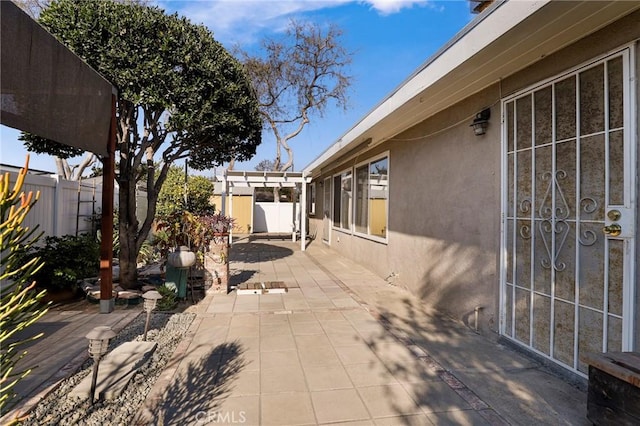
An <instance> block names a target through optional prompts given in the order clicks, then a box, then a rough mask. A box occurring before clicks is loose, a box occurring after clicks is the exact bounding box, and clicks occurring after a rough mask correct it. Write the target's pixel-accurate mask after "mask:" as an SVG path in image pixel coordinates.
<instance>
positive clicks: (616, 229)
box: [602, 223, 622, 237]
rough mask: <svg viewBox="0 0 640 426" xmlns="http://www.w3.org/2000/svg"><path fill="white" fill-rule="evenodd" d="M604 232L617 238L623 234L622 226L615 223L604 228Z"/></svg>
mask: <svg viewBox="0 0 640 426" xmlns="http://www.w3.org/2000/svg"><path fill="white" fill-rule="evenodd" d="M602 232H604V233H605V234H606V235H610V236H612V237H617V236H618V235H620V234H621V233H622V226H620V225H618V224H617V223H614V224H613V225H609V226H605V227H604V228H602Z"/></svg>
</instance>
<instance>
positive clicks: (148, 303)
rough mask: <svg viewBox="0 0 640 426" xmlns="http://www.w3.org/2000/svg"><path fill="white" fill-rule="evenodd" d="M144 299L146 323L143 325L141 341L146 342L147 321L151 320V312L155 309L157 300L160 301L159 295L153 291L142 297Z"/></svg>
mask: <svg viewBox="0 0 640 426" xmlns="http://www.w3.org/2000/svg"><path fill="white" fill-rule="evenodd" d="M142 298H143V299H144V305H143V307H144V310H145V311H146V312H147V322H146V323H145V324H144V337H143V338H142V340H145V341H146V340H147V330H148V329H149V319H151V311H153V310H154V309H155V308H156V304H157V303H158V300H160V299H162V296H161V295H160V293H158V292H157V291H155V290H151V291H148V292H146V293H145V294H143V295H142Z"/></svg>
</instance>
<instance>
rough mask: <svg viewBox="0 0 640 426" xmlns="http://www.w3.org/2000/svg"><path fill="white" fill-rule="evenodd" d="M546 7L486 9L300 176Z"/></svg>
mask: <svg viewBox="0 0 640 426" xmlns="http://www.w3.org/2000/svg"><path fill="white" fill-rule="evenodd" d="M548 3H550V0H544V1H543V0H540V1H507V2H502V3H499V4H496V5H495V6H494V7H490V8H489V9H487V10H486V11H485V12H484V13H485V15H484V16H480V17H479V18H482V19H480V20H478V21H476V20H474V21H472V22H471V23H469V25H467V26H466V27H465V28H463V29H462V30H461V31H460V32H459V33H458V34H457V35H456V36H455V37H454V38H453V39H452V41H451V42H449V43H447V44H446V45H445V46H444V47H443V48H442V49H441V50H440V51H438V52H437V53H436V54H435V55H433V56H432V57H431V58H430V59H429V60H427V62H425V64H423V65H422V66H421V67H420V68H418V70H417V71H416V72H414V73H413V74H412V75H411V76H410V77H409V78H408V79H407V80H405V81H404V82H403V83H402V84H401V85H400V86H399V87H398V88H397V89H396V90H395V91H393V92H392V93H391V94H390V95H389V96H388V97H386V98H385V99H384V100H383V101H382V102H381V103H380V104H378V105H377V106H376V107H375V108H374V109H373V110H372V111H371V112H370V113H369V114H367V115H366V116H365V117H364V118H363V119H362V120H360V122H358V123H357V124H356V125H355V126H354V127H352V128H351V129H350V130H349V131H347V133H345V134H344V135H343V136H342V137H341V138H340V139H339V140H338V141H337V142H336V143H334V144H333V145H331V146H330V147H329V148H328V149H327V150H326V151H325V152H323V153H322V154H321V155H320V156H318V157H317V158H316V159H315V160H313V161H312V162H311V163H310V164H308V165H307V166H306V167H304V168H303V173H305V174H309V175H311V174H312V173H313V171H314V170H315V169H316V168H317V167H319V166H320V165H322V164H323V163H324V162H325V161H327V160H328V159H329V158H331V157H332V156H334V155H335V154H337V153H338V152H340V151H341V150H342V149H343V148H346V147H348V146H351V145H352V144H357V143H360V142H362V140H360V139H361V137H362V135H364V133H365V132H366V131H368V130H370V129H372V128H373V127H374V126H375V125H376V124H377V123H379V122H380V121H381V120H382V119H384V118H385V117H386V116H388V115H389V114H391V113H392V112H393V111H395V110H396V109H398V108H399V107H401V106H402V105H404V104H405V103H406V102H408V101H409V100H410V99H412V98H414V97H415V96H417V95H419V94H420V93H421V92H422V91H423V90H425V89H426V88H427V87H430V86H432V85H434V84H436V83H437V82H438V81H439V80H440V79H441V78H442V77H444V76H445V75H447V74H448V73H450V72H451V71H453V70H454V69H456V68H457V67H458V66H460V65H461V64H463V63H464V62H465V61H467V60H468V59H469V58H471V57H472V56H473V55H475V54H476V53H478V52H479V51H481V50H482V49H484V48H486V47H487V46H488V45H490V44H491V43H492V42H494V41H495V40H497V39H498V38H500V37H501V36H503V35H505V34H506V33H507V32H508V31H510V30H511V29H513V28H514V27H516V26H518V25H519V24H520V23H521V22H522V21H524V20H525V19H527V18H528V17H529V16H531V15H532V14H534V13H535V12H536V11H538V10H540V9H541V8H542V7H544V6H545V5H547V4H548Z"/></svg>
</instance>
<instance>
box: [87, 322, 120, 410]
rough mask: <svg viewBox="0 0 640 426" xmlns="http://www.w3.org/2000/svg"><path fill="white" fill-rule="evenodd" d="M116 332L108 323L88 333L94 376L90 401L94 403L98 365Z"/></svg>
mask: <svg viewBox="0 0 640 426" xmlns="http://www.w3.org/2000/svg"><path fill="white" fill-rule="evenodd" d="M115 336H116V333H115V332H114V331H113V330H112V329H111V327H108V326H106V325H103V326H100V327H95V328H94V329H93V330H91V331H90V332H89V334H87V336H86V337H87V339H89V355H91V358H93V376H92V378H91V391H90V393H89V401H90V402H91V404H92V405H93V399H94V394H95V392H96V380H97V379H98V365H99V364H100V358H102V356H103V355H104V354H106V353H107V348H108V347H109V340H111V339H113V338H114V337H115Z"/></svg>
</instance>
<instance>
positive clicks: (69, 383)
mask: <svg viewBox="0 0 640 426" xmlns="http://www.w3.org/2000/svg"><path fill="white" fill-rule="evenodd" d="M194 318H195V314H190V313H180V314H166V313H160V312H154V313H153V314H152V315H151V321H150V324H149V331H148V333H147V341H151V342H157V343H158V346H157V348H156V350H155V352H154V353H153V355H152V356H151V359H150V361H149V362H147V363H146V364H145V365H144V366H143V367H141V368H140V369H139V370H138V372H137V373H136V374H135V376H134V377H133V379H132V380H131V382H130V383H129V385H128V386H127V387H126V388H125V390H124V392H123V393H122V395H120V396H119V397H118V398H116V399H114V400H111V401H96V402H95V403H94V404H93V405H90V403H89V400H88V399H84V400H82V399H79V398H72V397H71V396H69V392H70V391H71V390H72V389H73V388H74V387H75V386H76V385H78V384H79V383H80V381H82V379H83V378H85V377H86V376H88V375H89V374H91V371H92V368H93V360H92V359H89V360H87V361H86V362H85V363H84V364H83V365H82V367H81V368H80V370H79V371H78V372H77V373H76V374H74V375H73V376H71V377H69V378H68V379H66V380H65V381H64V382H63V383H62V384H61V385H60V386H59V387H58V388H57V389H56V390H55V391H53V392H52V393H50V394H49V395H48V396H47V397H46V398H44V399H43V400H42V401H40V402H39V403H38V405H37V406H36V407H35V408H34V410H33V411H32V412H31V413H30V415H29V418H28V419H27V420H26V421H25V422H24V424H25V425H38V426H40V425H63V426H64V425H96V426H98V425H99V426H102V425H129V424H131V420H132V418H133V416H134V415H135V414H136V413H137V411H138V408H139V407H140V405H141V404H142V403H143V402H144V400H145V398H146V397H147V394H148V393H149V392H150V390H151V388H152V387H153V385H154V383H155V382H156V379H157V378H158V376H160V374H161V373H162V371H163V370H164V367H165V365H166V364H167V362H168V361H169V359H170V358H171V356H172V355H173V352H174V350H175V348H176V346H177V345H178V343H179V342H180V341H181V340H182V338H183V336H184V335H185V333H186V332H187V330H188V329H189V326H190V324H191V322H192V321H193V319H194ZM145 321H146V313H142V314H141V315H139V316H138V317H137V318H136V319H135V320H133V322H132V323H131V324H129V326H127V327H126V328H124V329H123V330H122V331H120V333H118V335H117V336H116V337H115V338H114V339H113V340H112V341H111V342H110V344H109V352H110V351H111V350H112V349H114V348H115V347H117V346H119V345H121V344H122V343H124V342H130V341H141V340H142V336H143V334H144V324H145Z"/></svg>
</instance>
